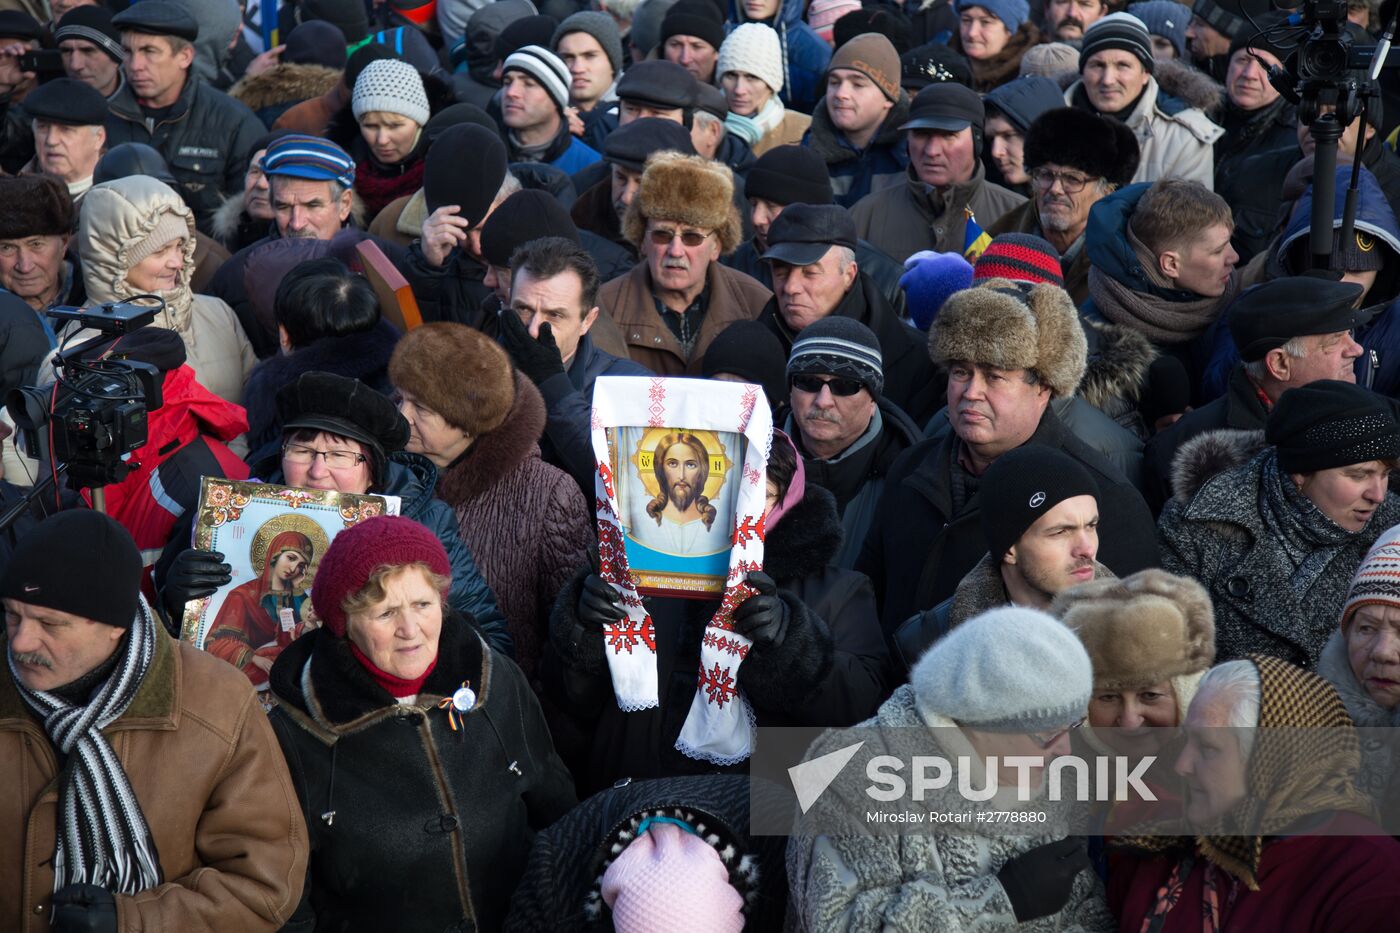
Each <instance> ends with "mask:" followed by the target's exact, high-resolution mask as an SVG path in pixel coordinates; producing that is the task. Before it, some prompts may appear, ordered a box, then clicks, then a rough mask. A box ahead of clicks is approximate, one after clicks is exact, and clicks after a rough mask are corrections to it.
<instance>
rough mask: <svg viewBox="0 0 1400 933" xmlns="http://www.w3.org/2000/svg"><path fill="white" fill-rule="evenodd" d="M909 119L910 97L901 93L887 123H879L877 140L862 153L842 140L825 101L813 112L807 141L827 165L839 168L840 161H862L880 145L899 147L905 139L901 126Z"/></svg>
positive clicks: (886, 117) (871, 142)
mask: <svg viewBox="0 0 1400 933" xmlns="http://www.w3.org/2000/svg"><path fill="white" fill-rule="evenodd" d="M908 119H909V96H908V95H907V94H905V93H904V92H903V91H900V92H899V100H897V101H895V105H894V106H893V107H891V108H890V112H889V113H887V114H886V115H885V122H883V123H881V124H880V128H879V129H878V130H876V131H875V138H874V139H872V140H871V141H870V145H869V146H867V147H866V148H865V151H863V152H857V151H856V150H855V149H852V148H851V147H850V146H848V145H846V144H845V143H844V142H842V140H843V139H844V137H843V136H842V135H841V131H840V130H838V129H837V128H836V126H835V124H833V123H832V122H831V115H830V114H829V113H827V111H826V99H825V98H822V100H820V101H818V102H817V106H816V107H814V108H813V109H812V126H811V131H810V135H809V136H808V138H807V145H808V146H810V147H811V148H812V149H813V150H814V151H815V152H816V153H817V155H819V156H821V157H822V158H823V159H825V160H826V163H827V164H828V165H836V164H839V163H841V162H856V161H859V160H860V159H861V158H862V157H863V156H864V155H865V152H868V151H869V150H871V149H873V148H875V147H877V146H881V147H890V146H896V145H898V144H899V143H900V140H901V139H902V138H903V135H904V134H903V133H902V132H901V131H900V129H899V127H900V125H901V124H903V123H904V121H906V120H908Z"/></svg>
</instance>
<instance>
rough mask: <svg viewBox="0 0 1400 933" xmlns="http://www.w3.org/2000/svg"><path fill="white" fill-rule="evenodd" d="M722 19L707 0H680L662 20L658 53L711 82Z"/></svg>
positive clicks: (717, 54)
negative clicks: (659, 50)
mask: <svg viewBox="0 0 1400 933" xmlns="http://www.w3.org/2000/svg"><path fill="white" fill-rule="evenodd" d="M723 44H724V19H723V18H722V17H721V16H720V14H719V8H718V7H717V6H715V4H713V3H711V2H710V0H681V2H679V3H677V4H676V5H675V6H673V7H671V9H670V10H668V11H667V12H666V16H665V18H664V19H662V20H661V57H662V58H664V59H666V61H668V62H675V63H676V64H677V65H680V66H681V67H682V68H684V69H685V70H686V71H688V72H690V73H691V74H692V75H694V76H695V80H696V81H699V82H700V83H701V84H713V83H714V80H715V63H716V62H717V61H719V47H720V46H721V45H723Z"/></svg>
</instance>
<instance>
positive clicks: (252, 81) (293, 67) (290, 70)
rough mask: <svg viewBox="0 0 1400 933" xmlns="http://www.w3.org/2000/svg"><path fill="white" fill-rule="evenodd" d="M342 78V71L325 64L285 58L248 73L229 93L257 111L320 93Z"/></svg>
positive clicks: (319, 94)
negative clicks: (253, 72)
mask: <svg viewBox="0 0 1400 933" xmlns="http://www.w3.org/2000/svg"><path fill="white" fill-rule="evenodd" d="M339 82H340V72H339V71H336V70H335V69H334V68H327V67H326V66H325V65H298V64H293V63H291V62H283V63H280V64H277V65H273V66H272V67H271V68H269V69H268V70H267V71H264V72H262V73H261V74H256V75H244V76H243V77H242V78H240V79H239V80H238V83H237V84H235V85H234V86H233V87H231V88H229V89H228V96H229V97H232V98H234V99H235V100H238V101H241V102H242V103H244V104H245V105H247V107H248V109H249V110H252V111H254V112H257V111H259V110H261V109H263V108H264V107H275V106H277V105H279V104H287V103H293V104H295V103H300V102H301V101H304V100H311V99H312V98H313V97H320V96H321V95H322V94H325V93H326V92H327V91H329V90H330V89H331V88H333V87H335V86H336V84H338V83H339Z"/></svg>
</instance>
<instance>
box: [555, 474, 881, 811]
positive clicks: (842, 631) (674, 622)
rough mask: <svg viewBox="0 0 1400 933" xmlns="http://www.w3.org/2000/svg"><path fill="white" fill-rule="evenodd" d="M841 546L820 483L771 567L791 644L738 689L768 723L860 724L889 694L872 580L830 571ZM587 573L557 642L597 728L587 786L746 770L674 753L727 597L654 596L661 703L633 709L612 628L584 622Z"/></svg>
mask: <svg viewBox="0 0 1400 933" xmlns="http://www.w3.org/2000/svg"><path fill="white" fill-rule="evenodd" d="M840 542H841V527H840V525H839V524H838V523H837V520H836V507H835V504H834V502H833V501H832V498H831V495H830V494H829V493H827V492H826V490H824V489H822V488H821V487H819V486H814V485H809V486H808V487H807V491H806V494H805V495H804V496H803V498H802V500H801V502H799V503H798V504H797V505H796V506H794V507H793V508H792V509H791V510H790V511H788V512H787V513H785V514H784V515H783V517H782V520H781V521H780V522H778V523H777V524H776V525H774V526H773V527H772V528H770V529H768V537H767V540H766V541H765V543H764V572H765V573H767V574H768V575H769V576H771V577H772V578H773V579H774V580H775V581H776V582H777V584H778V590H779V597H780V598H781V599H782V600H783V602H784V603H786V604H787V608H788V611H789V613H790V614H791V616H790V621H789V623H788V629H787V636H786V637H785V638H784V640H783V642H782V644H781V645H779V646H778V647H776V648H771V647H769V648H758V647H755V648H754V649H753V650H752V651H750V653H749V655H748V657H747V659H746V660H745V661H744V663H743V664H742V665H741V666H740V668H739V686H740V688H741V689H742V690H743V693H744V696H745V697H747V698H748V701H749V703H750V704H751V705H752V706H753V711H754V713H755V715H756V716H757V719H758V724H759V725H760V726H770V725H773V726H778V725H794V726H795V725H808V726H848V725H852V724H854V723H856V722H859V721H861V720H862V719H864V718H866V717H867V716H869V715H871V714H872V713H873V712H874V711H875V709H876V707H877V706H878V705H879V703H880V698H881V697H883V696H884V694H885V683H886V672H887V664H888V655H887V653H886V649H885V645H884V641H883V639H882V637H881V635H880V631H879V628H878V626H876V624H875V597H874V593H873V592H872V591H871V589H870V581H869V580H867V579H866V578H865V577H864V576H863V575H861V574H858V573H855V572H853V571H849V570H839V569H837V568H835V567H832V566H831V565H830V561H831V559H832V557H834V556H835V554H836V550H837V548H838V547H839V546H840ZM587 574H588V571H587V570H586V569H585V570H583V571H581V572H579V573H578V574H577V575H576V576H575V577H574V578H573V580H571V581H570V582H569V584H568V585H567V586H566V587H564V589H563V591H562V592H560V594H559V599H558V600H557V601H556V602H555V605H554V613H553V615H552V617H551V618H550V644H551V646H552V647H553V650H554V653H555V654H556V655H557V657H558V660H559V662H560V665H561V668H562V670H561V679H562V685H561V686H562V691H563V696H564V698H565V700H566V704H567V708H568V709H570V710H571V711H572V713H573V715H574V717H575V718H576V719H577V720H578V721H579V722H580V723H584V724H588V725H589V726H591V728H592V730H593V743H592V749H591V760H590V761H589V762H588V764H587V766H586V768H585V773H584V774H582V775H580V788H581V789H585V790H592V789H595V788H598V787H603V786H606V785H608V784H611V783H612V782H613V781H614V780H616V779H617V778H619V777H624V776H625V777H632V778H648V777H670V776H675V775H681V774H698V773H704V772H710V771H717V770H722V771H732V772H740V773H742V772H746V771H747V770H748V763H747V762H744V763H741V764H738V765H732V766H728V767H720V766H717V765H714V764H711V763H709V762H704V761H699V760H697V759H694V758H689V757H687V756H686V755H685V754H683V753H682V752H680V751H678V750H677V749H676V747H675V745H676V737H677V736H678V735H679V734H680V730H681V726H682V725H683V724H684V722H685V718H686V714H687V713H688V712H689V710H690V704H691V700H692V698H693V697H694V696H695V690H696V674H697V672H698V671H699V669H700V639H701V636H702V634H703V632H704V629H705V625H706V624H707V623H708V622H709V620H710V618H711V617H712V616H713V615H714V613H715V610H716V609H717V608H718V607H719V602H718V601H717V600H713V599H709V600H697V599H662V598H653V597H646V598H645V599H644V602H645V603H646V606H647V611H648V612H649V613H650V614H651V618H652V621H653V623H654V624H655V626H656V629H655V631H656V664H657V684H658V688H659V689H658V695H659V698H660V703H659V705H658V706H657V707H655V708H653V709H648V710H643V711H641V712H635V713H627V712H623V711H622V710H620V709H618V706H617V700H616V698H615V697H614V695H613V688H612V680H611V677H610V675H609V672H608V665H607V659H606V657H605V655H604V651H605V648H604V644H603V636H602V633H601V632H598V631H590V630H585V629H584V628H583V626H582V625H581V623H580V622H579V618H578V600H579V594H580V592H581V590H582V587H583V580H584V577H585V576H587Z"/></svg>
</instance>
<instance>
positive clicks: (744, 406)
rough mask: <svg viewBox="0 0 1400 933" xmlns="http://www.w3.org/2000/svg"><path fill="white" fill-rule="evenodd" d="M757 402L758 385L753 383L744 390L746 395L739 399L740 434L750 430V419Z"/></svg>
mask: <svg viewBox="0 0 1400 933" xmlns="http://www.w3.org/2000/svg"><path fill="white" fill-rule="evenodd" d="M756 404H758V386H754V385H751V386H749V387H748V388H747V389H745V390H744V397H743V398H741V399H739V433H740V434H745V433H747V432H748V430H749V419H750V418H752V417H753V409H754V405H756Z"/></svg>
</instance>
